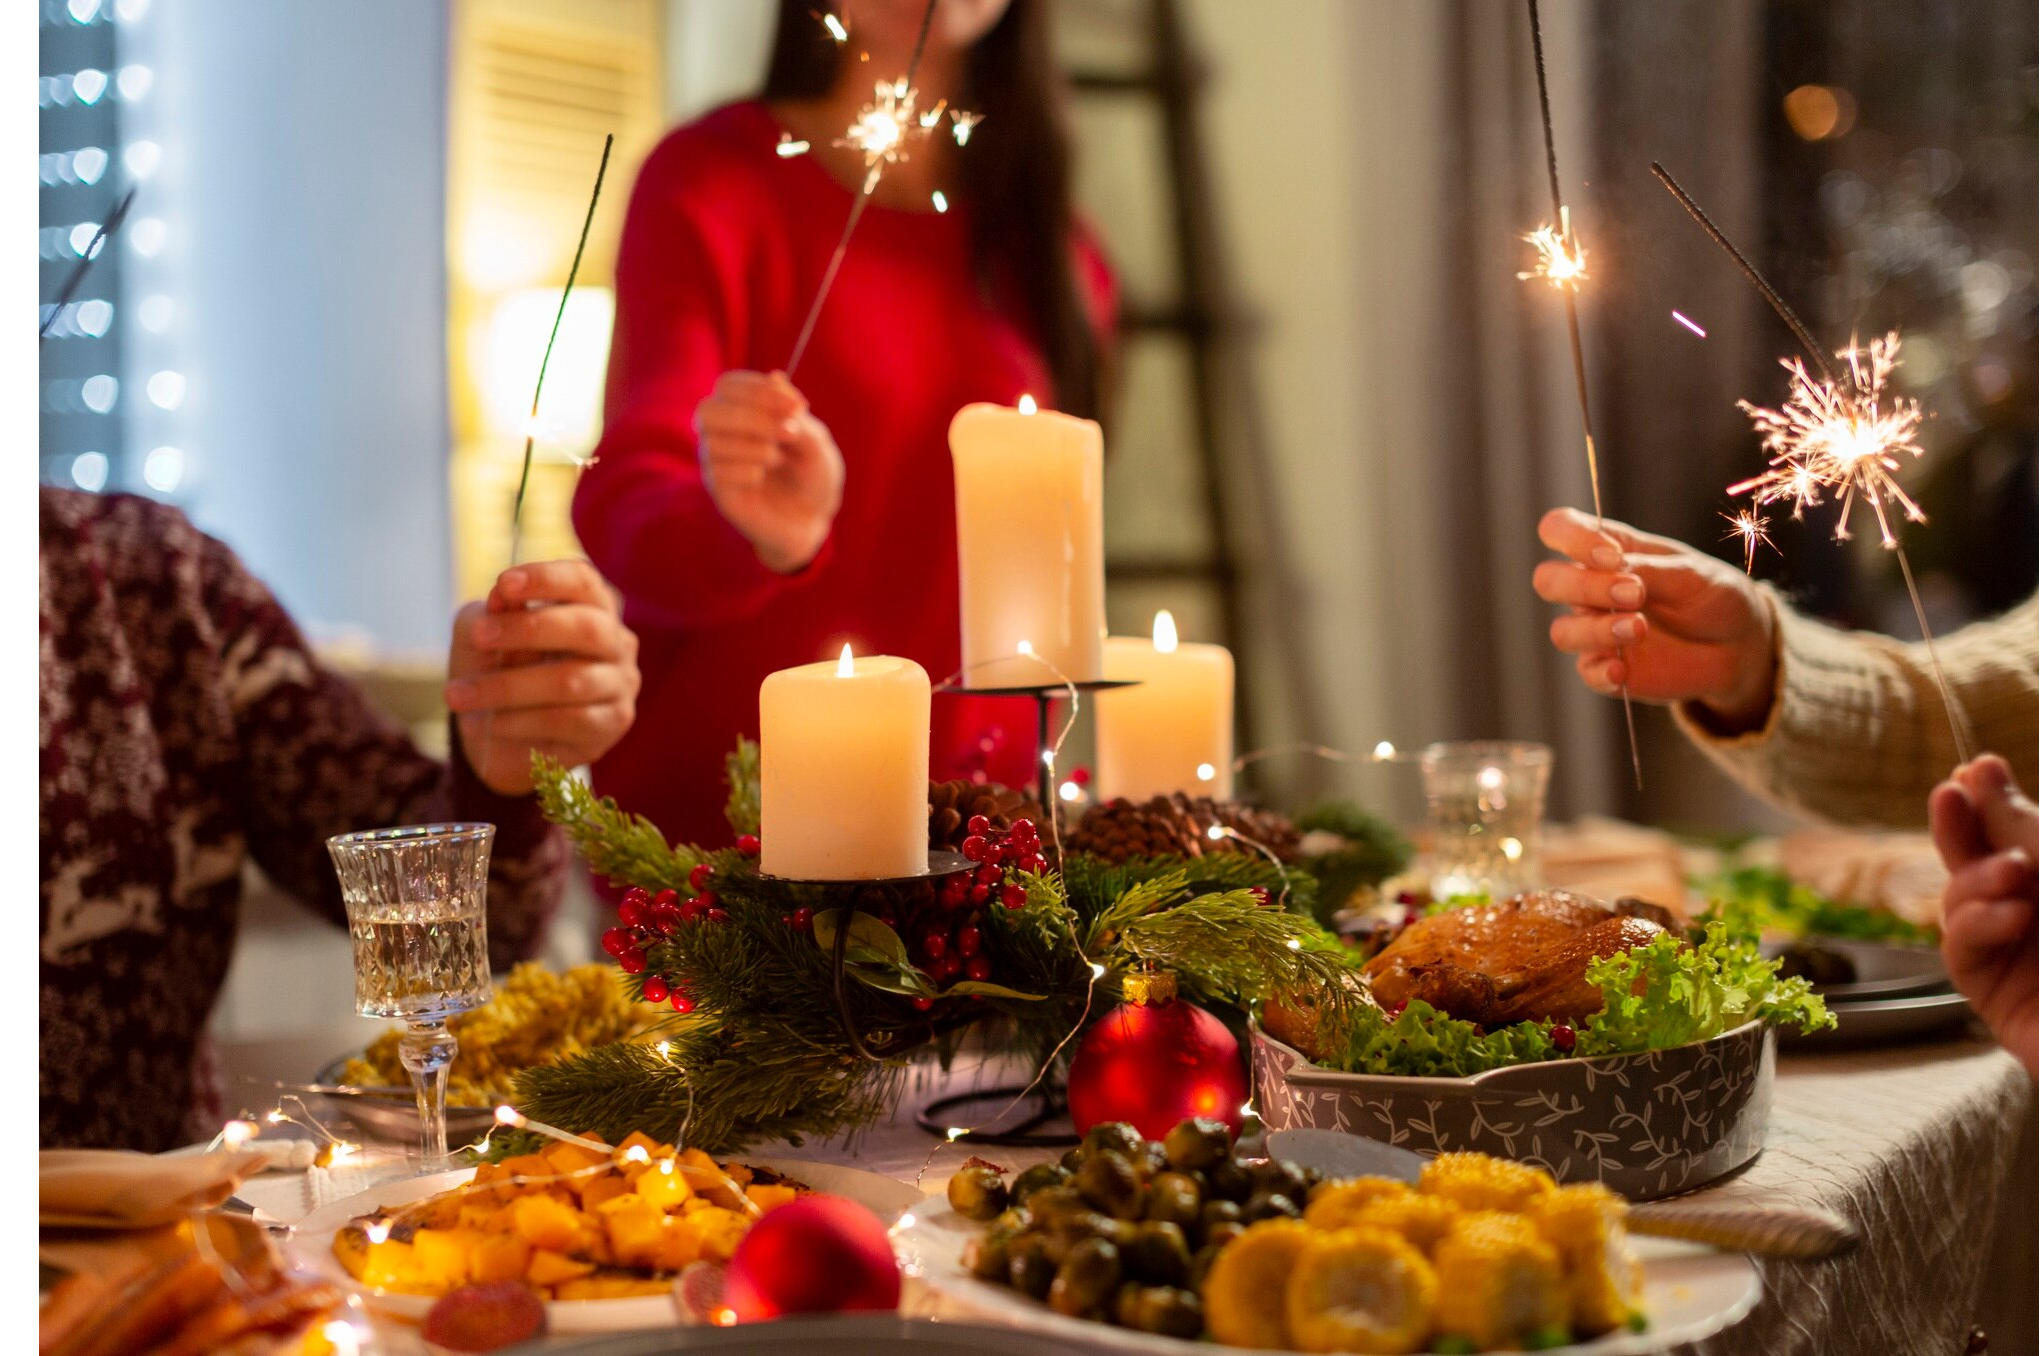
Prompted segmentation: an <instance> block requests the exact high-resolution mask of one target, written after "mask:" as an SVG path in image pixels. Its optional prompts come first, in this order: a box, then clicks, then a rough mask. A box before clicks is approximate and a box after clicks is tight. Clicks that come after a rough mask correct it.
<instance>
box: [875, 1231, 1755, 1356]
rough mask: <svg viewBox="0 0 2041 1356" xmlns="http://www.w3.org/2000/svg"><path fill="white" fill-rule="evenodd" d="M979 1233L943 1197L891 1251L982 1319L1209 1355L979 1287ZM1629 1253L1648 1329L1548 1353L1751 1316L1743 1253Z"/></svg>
mask: <svg viewBox="0 0 2041 1356" xmlns="http://www.w3.org/2000/svg"><path fill="white" fill-rule="evenodd" d="M983 1227H984V1226H983V1225H979V1224H974V1223H972V1222H971V1221H970V1220H967V1219H965V1218H964V1217H963V1216H962V1215H959V1214H957V1213H956V1212H955V1211H953V1210H951V1209H950V1208H949V1206H948V1205H947V1204H945V1203H944V1202H943V1199H942V1198H941V1197H939V1196H932V1197H929V1198H928V1199H927V1200H926V1201H924V1202H923V1203H922V1204H921V1205H920V1206H919V1207H918V1208H916V1209H914V1210H911V1211H909V1212H908V1213H907V1214H905V1215H903V1216H901V1218H900V1220H899V1222H898V1223H896V1224H895V1225H894V1226H893V1250H894V1251H895V1252H896V1253H898V1254H899V1257H900V1265H901V1269H902V1270H903V1271H904V1272H906V1274H908V1275H910V1276H915V1277H918V1278H920V1280H921V1283H922V1284H924V1285H926V1286H927V1287H928V1288H929V1289H931V1290H934V1291H936V1292H938V1293H939V1294H941V1295H943V1296H944V1297H945V1298H947V1299H949V1300H951V1301H953V1302H955V1303H956V1304H958V1305H959V1306H961V1307H962V1308H964V1309H966V1310H968V1311H969V1312H970V1313H972V1314H973V1315H976V1316H978V1317H982V1318H987V1319H992V1320H996V1321H998V1322H1001V1323H1005V1324H1009V1325H1011V1326H1013V1327H1017V1328H1025V1329H1028V1330H1030V1331H1033V1332H1039V1333H1042V1334H1043V1335H1045V1336H1051V1337H1057V1338H1061V1339H1063V1340H1064V1341H1067V1342H1072V1343H1082V1344H1085V1345H1088V1346H1092V1347H1096V1348H1100V1349H1103V1350H1108V1351H1126V1352H1138V1353H1143V1356H1197V1354H1198V1353H1205V1352H1211V1351H1213V1350H1215V1348H1214V1347H1213V1346H1212V1345H1211V1344H1210V1343H1208V1342H1190V1341H1184V1340H1182V1339H1179V1338H1174V1337H1160V1336H1157V1335H1155V1334H1152V1333H1144V1332H1135V1331H1133V1330H1132V1329H1130V1328H1120V1327H1114V1326H1112V1325H1111V1324H1106V1323H1092V1322H1088V1321H1086V1320H1084V1319H1078V1318H1066V1317H1064V1316H1063V1315H1062V1314H1059V1313H1056V1312H1055V1311H1054V1310H1052V1309H1050V1308H1049V1307H1048V1306H1047V1305H1044V1304H1041V1303H1039V1302H1038V1301H1035V1300H1031V1299H1029V1298H1028V1297H1027V1296H1025V1295H1023V1294H1021V1293H1020V1292H1019V1291H1017V1290H1011V1289H1009V1288H1007V1287H1006V1286H1003V1285H994V1284H992V1283H991V1282H989V1281H981V1280H979V1279H978V1278H977V1277H975V1276H973V1275H971V1274H970V1273H969V1272H968V1271H966V1270H965V1269H964V1265H963V1263H962V1261H960V1260H959V1259H960V1258H961V1256H962V1254H963V1250H964V1244H965V1242H966V1241H967V1240H968V1239H969V1238H970V1237H971V1236H972V1235H973V1234H975V1233H977V1232H978V1231H979V1230H980V1229H981V1228H983ZM1632 1246H1633V1247H1634V1248H1635V1249H1636V1251H1637V1257H1638V1260H1640V1261H1641V1262H1643V1264H1644V1307H1645V1310H1646V1312H1647V1313H1648V1314H1649V1315H1650V1317H1651V1328H1650V1330H1649V1331H1646V1332H1642V1333H1633V1332H1629V1331H1627V1330H1625V1331H1618V1332H1613V1333H1610V1334H1608V1335H1607V1336H1605V1337H1598V1338H1596V1339H1595V1340H1594V1341H1592V1342H1577V1343H1574V1344H1573V1345H1571V1346H1566V1347H1558V1348H1554V1349H1553V1351H1552V1353H1551V1356H1649V1354H1650V1353H1654V1352H1662V1351H1665V1350H1666V1349H1667V1348H1669V1347H1673V1346H1676V1345H1678V1344H1680V1343H1682V1342H1698V1341H1701V1340H1702V1339H1704V1338H1707V1337H1712V1336H1713V1335H1714V1334H1716V1333H1718V1332H1721V1331H1722V1330H1723V1329H1725V1328H1727V1327H1728V1326H1729V1325H1730V1324H1732V1323H1735V1322H1736V1321H1737V1320H1739V1319H1741V1318H1742V1317H1743V1316H1744V1315H1745V1314H1747V1313H1749V1312H1750V1311H1751V1307H1752V1306H1753V1305H1755V1304H1756V1303H1757V1301H1758V1292H1759V1282H1758V1270H1757V1267H1756V1266H1754V1265H1753V1264H1752V1263H1751V1260H1750V1259H1749V1258H1748V1257H1744V1256H1743V1255H1741V1254H1739V1253H1724V1252H1716V1251H1714V1250H1713V1249H1710V1248H1703V1247H1699V1246H1697V1245H1695V1244H1691V1243H1676V1242H1673V1241H1671V1240H1669V1239H1657V1238H1637V1239H1633V1240H1632ZM1228 1350H1230V1348H1229V1349H1228ZM1248 1356H1254V1354H1253V1353H1248ZM1262 1356H1272V1354H1271V1353H1266V1352H1265V1353H1262Z"/></svg>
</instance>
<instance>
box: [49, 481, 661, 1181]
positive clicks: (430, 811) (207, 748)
mask: <svg viewBox="0 0 2041 1356" xmlns="http://www.w3.org/2000/svg"><path fill="white" fill-rule="evenodd" d="M38 574H39V584H40V612H41V617H40V621H41V641H40V660H41V663H40V670H41V678H40V692H39V707H40V722H39V736H40V741H39V742H40V749H41V793H40V829H41V914H42V931H41V1014H42V1015H41V1050H40V1063H41V1078H40V1083H41V1092H42V1110H41V1140H42V1143H43V1145H44V1146H46V1147H48V1146H56V1145H77V1146H105V1147H125V1148H133V1149H142V1150H150V1151H158V1150H163V1149H168V1148H171V1147H174V1146H175V1145H177V1144H180V1143H184V1142H188V1141H189V1140H191V1139H193V1138H197V1137H201V1136H205V1135H210V1134H211V1133H212V1132H214V1131H216V1130H217V1129H218V1128H219V1116H220V1109H219V1104H218V1093H217V1091H216V1090H215V1089H212V1088H211V1087H210V1080H209V1078H208V1077H207V1075H206V1073H205V1072H204V1070H203V1067H202V1066H203V1065H204V1064H205V1062H206V1061H205V1059H204V1053H203V1050H204V1032H205V1026H206V1021H207V1018H208V1016H209V1015H210V1013H211V1011H212V1008H213V1004H214V1001H215V1000H216V999H217V997H218V995H219V991H220V985H221V982H222V980H223V978H224V976H225V975H226V971H227V963H228V960H229V958H230V957H231V955H232V952H233V948H234V936H235V931H236V924H237V919H238V913H239V907H240V898H241V876H242V868H243V866H244V864H245V863H246V862H248V861H249V860H251V859H252V860H253V861H254V862H255V863H256V864H257V865H259V866H260V867H261V868H262V870H263V872H264V873H265V874H266V875H267V876H268V877H269V878H270V879H271V880H273V881H274V882H276V884H277V885H278V886H280V887H281V888H282V889H284V890H286V891H287V892H289V893H290V894H291V895H293V896H294V897H296V898H297V899H298V900H300V901H302V902H303V903H305V904H306V905H307V906H309V907H310V908H312V909H313V910H315V911H316V912H318V913H320V914H321V915H323V916H325V917H326V918H329V919H331V920H333V921H334V922H336V923H343V924H344V922H345V918H346V915H345V912H344V910H343V909H342V907H341V901H340V886H339V882H338V880H337V879H336V878H335V876H334V873H333V867H332V865H331V862H330V860H329V858H328V857H327V853H326V839H327V838H328V837H329V836H330V835H333V834H337V833H347V832H350V831H353V830H358V829H369V828H378V827H383V826H388V825H396V824H417V823H427V822H433V821H443V820H482V821H487V822H489V823H492V824H494V825H496V840H495V847H494V852H493V854H492V857H491V861H490V871H489V893H488V918H489V953H490V962H491V964H492V965H494V966H497V967H502V966H505V965H508V964H509V963H511V962H512V961H514V960H516V959H519V958H521V957H523V956H526V955H529V954H530V953H531V952H532V951H533V950H535V949H536V948H537V946H538V944H539V942H540V940H541V938H542V937H543V935H544V932H545V928H546V924H547V922H548V921H549V920H550V918H551V916H552V914H553V912H554V910H555V909H556V908H557V906H558V904H559V900H560V896H561V891H562V889H563V888H564V886H565V883H566V878H567V870H568V865H569V849H568V846H567V844H566V842H565V841H564V839H563V838H562V837H561V836H560V835H559V833H558V832H557V831H556V830H554V829H552V828H551V827H550V826H549V825H547V824H546V822H545V820H544V819H543V818H542V816H541V815H540V813H539V810H538V807H537V805H536V803H535V802H534V801H533V799H532V797H531V796H530V794H529V793H530V791H531V777H530V770H529V765H530V757H531V751H532V750H533V749H538V750H541V751H543V752H545V753H547V754H549V755H551V756H552V757H554V758H557V759H559V760H561V761H562V762H565V763H567V764H569V765H570V766H572V765H578V764H582V763H587V762H592V761H593V760H595V759H596V758H599V757H600V756H602V754H603V753H605V752H606V751H608V749H609V748H610V747H611V746H612V745H613V744H615V743H616V741H617V739H618V738H619V737H621V736H622V734H623V733H624V731H625V730H626V729H627V728H628V727H629V726H630V723H631V718H632V715H633V713H634V704H635V701H636V697H637V692H638V667H637V648H638V647H637V640H636V638H635V637H633V636H632V634H631V633H630V631H629V630H627V629H626V628H625V627H624V625H623V622H622V620H621V619H620V616H619V612H618V606H617V603H616V600H615V599H614V597H613V596H612V595H611V593H610V592H609V590H608V588H607V586H605V585H604V584H603V582H602V580H601V578H600V577H599V576H598V575H597V574H596V572H595V570H594V569H593V568H592V567H591V566H589V565H588V564H587V563H586V562H584V561H578V560H576V561H551V562H546V563H543V564H535V565H521V566H517V567H515V568H513V569H510V570H506V571H505V572H504V573H503V574H502V575H501V576H500V577H499V578H498V579H497V581H496V584H495V587H494V588H493V589H492V590H491V591H490V594H489V597H488V598H487V599H486V600H485V601H483V602H475V603H470V604H468V605H467V606H466V607H464V608H462V609H461V611H460V613H459V615H458V616H456V618H455V619H454V625H453V643H452V649H451V654H450V657H449V663H448V669H449V674H450V677H449V680H448V683H447V688H446V696H447V705H448V706H449V707H450V708H451V710H452V711H453V712H454V713H455V714H454V725H453V740H452V743H453V748H454V754H453V757H452V758H451V760H449V761H448V762H445V763H442V762H440V761H438V760H436V759H433V758H430V757H428V756H427V755H426V754H424V753H422V752H420V751H419V750H418V748H417V747H416V746H415V745H414V744H413V743H412V741H411V740H410V738H409V737H408V736H406V735H405V733H404V732H403V731H402V730H401V729H400V728H399V727H398V726H397V725H396V724H395V723H394V722H392V721H391V720H389V719H387V718H386V717H384V716H382V715H380V714H378V713H377V712H376V711H375V710H373V709H372V708H371V707H370V706H369V704H368V702H367V700H366V699H365V698H364V697H363V696H362V694H361V693H360V692H359V691H357V690H356V689H355V688H354V687H352V686H351V685H350V684H348V683H347V682H346V681H345V680H344V679H342V678H340V677H339V676H338V675H336V674H334V673H333V672H331V671H329V670H327V669H325V668H322V667H321V666H320V664H319V662H318V661H317V659H316V658H314V656H313V654H312V652H311V650H310V649H309V648H308V647H307V645H306V644H305V640H304V637H303V636H302V635H300V634H299V632H298V628H297V627H296V625H295V624H293V623H292V621H291V619H290V617H289V615H288V614H286V613H285V611H284V609H283V608H282V606H281V605H280V604H278V602H277V600H276V598H275V597H274V596H273V595H272V594H271V593H270V591H269V590H268V589H267V588H265V587H264V586H263V584H262V583H261V581H259V580H257V579H256V578H255V577H254V576H252V575H251V574H250V573H249V572H248V571H247V569H246V568H245V567H244V566H243V565H242V564H241V562H240V561H239V560H238V559H237V558H236V557H235V556H234V553H233V552H232V551H230V550H228V549H227V548H226V547H225V546H223V545H222V544H221V543H219V542H217V541H215V540H213V539H212V538H210V537H207V536H205V535H204V534H203V533H201V532H199V531H198V530H197V529H196V528H194V527H193V526H192V525H191V523H190V522H189V521H187V520H186V519H185V517H184V515H183V514H181V513H179V512H178V511H177V510H175V509H172V508H169V507H167V506H165V505H163V504H159V503H156V502H155V501H153V500H149V499H143V498H138V497H135V496H131V495H118V494H114V495H104V496H100V495H90V494H84V493H81V492H77V491H70V490H60V489H52V488H47V487H46V488H44V489H43V490H42V500H41V532H40V550H39V564H38Z"/></svg>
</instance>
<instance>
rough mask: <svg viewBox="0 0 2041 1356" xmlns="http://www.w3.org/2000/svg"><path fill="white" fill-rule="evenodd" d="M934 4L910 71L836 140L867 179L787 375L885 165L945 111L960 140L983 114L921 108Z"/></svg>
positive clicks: (835, 30)
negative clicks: (919, 85) (920, 84)
mask: <svg viewBox="0 0 2041 1356" xmlns="http://www.w3.org/2000/svg"><path fill="white" fill-rule="evenodd" d="M935 5H936V0H928V7H927V9H925V10H923V11H922V15H921V31H920V32H919V33H918V34H917V35H916V36H915V39H914V54H913V55H912V56H911V57H909V58H908V62H907V73H906V74H905V75H902V76H900V77H899V78H897V79H894V80H881V81H879V82H878V83H877V84H876V85H874V86H873V87H872V101H871V102H870V103H868V104H866V105H865V106H864V107H863V108H861V109H859V110H858V113H857V116H856V117H855V118H853V119H851V123H850V126H849V127H847V128H845V129H844V133H843V135H842V136H840V137H838V138H837V139H836V141H835V142H834V143H833V144H835V145H837V146H841V147H844V148H845V149H847V150H853V151H856V152H857V153H858V154H859V155H861V156H863V157H864V162H865V179H864V184H863V186H862V187H861V188H859V190H858V195H857V198H856V200H855V201H854V202H852V203H851V208H850V216H849V218H848V219H847V220H846V221H845V222H844V223H843V234H842V236H840V237H839V238H838V239H837V242H836V250H835V252H834V253H832V254H831V255H830V256H829V266H828V268H826V269H824V270H823V273H822V282H821V284H820V285H819V286H818V287H817V288H816V289H815V299H814V301H812V302H810V303H809V305H808V316H807V319H805V320H803V321H802V322H801V332H800V335H799V337H798V338H796V339H795V340H794V351H793V353H792V355H791V356H789V357H788V359H787V365H786V367H785V369H784V371H785V372H786V374H787V376H788V377H792V376H793V375H794V370H795V369H796V368H798V367H799V366H800V365H801V357H802V355H803V354H805V353H806V352H807V351H808V341H809V340H810V339H811V338H813V337H814V334H815V322H816V321H817V320H818V319H820V318H821V315H822V303H823V302H824V301H826V300H827V299H828V297H829V290H830V288H832V287H833V286H835V284H836V273H837V270H838V269H840V268H841V267H843V256H844V254H845V252H846V251H848V250H849V249H850V238H851V235H852V233H853V232H855V231H856V230H857V225H858V220H859V219H860V218H861V217H863V216H864V214H865V207H866V206H867V205H868V204H869V203H870V202H871V200H872V195H873V194H874V193H876V192H878V190H879V181H880V180H881V179H882V178H884V177H885V173H886V170H887V169H888V168H889V167H891V166H893V165H897V164H899V163H900V162H901V161H903V160H906V159H907V158H908V157H909V156H910V155H911V154H912V153H913V150H914V148H915V147H916V146H917V145H919V144H920V143H921V142H923V141H925V140H927V139H928V138H929V137H930V136H932V135H934V133H935V130H936V129H937V128H938V127H940V126H941V125H942V121H943V115H944V113H946V112H947V113H948V114H949V117H950V134H951V135H952V136H953V137H954V138H955V139H956V143H957V144H958V145H959V146H962V145H963V144H964V143H965V142H967V141H969V140H970V139H971V129H972V128H973V127H976V126H977V125H978V123H979V122H980V121H981V120H982V115H981V114H977V113H968V112H965V111H964V110H962V109H953V108H950V107H949V104H948V101H947V100H942V99H938V100H937V101H936V102H935V105H934V106H933V107H931V108H927V109H922V110H920V111H918V112H917V108H918V106H919V104H920V91H919V90H917V89H916V88H915V87H914V77H915V73H916V72H918V71H919V70H920V69H921V54H922V50H923V49H924V48H925V47H926V46H927V45H928V29H929V24H930V23H931V21H933V19H934V18H935ZM821 18H822V23H823V26H824V27H825V28H827V29H828V30H829V36H830V37H832V38H834V39H835V40H836V41H837V43H838V44H842V43H846V42H848V41H849V40H850V30H848V29H847V28H845V27H844V26H843V21H842V20H841V19H839V18H837V16H836V15H835V14H824V15H822V16H821ZM774 150H775V152H776V153H777V154H778V155H779V156H781V157H782V158H783V159H784V158H790V157H792V156H797V155H800V154H802V153H804V152H805V151H807V150H808V143H807V142H805V141H799V140H796V139H794V138H792V137H790V136H782V137H781V138H780V140H779V144H778V145H777V146H775V147H774ZM930 202H931V203H933V205H934V207H935V210H936V211H937V212H947V211H949V208H950V205H949V200H948V199H947V198H945V197H944V196H943V195H942V194H941V193H940V192H936V193H932V194H931V195H930Z"/></svg>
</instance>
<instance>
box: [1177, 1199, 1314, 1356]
mask: <svg viewBox="0 0 2041 1356" xmlns="http://www.w3.org/2000/svg"><path fill="white" fill-rule="evenodd" d="M1317 1236H1318V1235H1317V1232H1316V1231H1315V1230H1314V1229H1312V1227H1311V1226H1310V1225H1308V1224H1306V1223H1304V1221H1302V1220H1297V1219H1268V1220H1263V1221H1262V1222H1261V1223H1259V1224H1256V1225H1252V1226H1250V1227H1249V1228H1248V1230H1247V1232H1246V1233H1244V1234H1242V1235H1241V1236H1240V1237H1238V1238H1236V1239H1234V1240H1233V1241H1232V1242H1231V1243H1228V1244H1227V1245H1226V1247H1225V1250H1224V1251H1222V1252H1221V1253H1220V1254H1219V1256H1218V1259H1217V1260H1216V1261H1214V1262H1213V1263H1212V1269H1211V1271H1209V1272H1207V1273H1206V1275H1205V1288H1204V1300H1205V1323H1206V1326H1207V1327H1209V1328H1210V1329H1211V1333H1212V1336H1213V1337H1214V1338H1216V1339H1217V1340H1218V1341H1221V1342H1224V1343H1225V1344H1226V1345H1227V1346H1229V1347H1287V1346H1289V1345H1290V1343H1289V1331H1288V1328H1289V1325H1288V1323H1287V1321H1286V1318H1285V1313H1284V1292H1285V1286H1286V1285H1287V1284H1288V1281H1289V1278H1290V1272H1291V1270H1292V1269H1293V1268H1294V1267H1295V1266H1296V1264H1297V1258H1298V1255H1299V1254H1301V1253H1302V1252H1303V1251H1304V1249H1305V1247H1306V1246H1308V1245H1309V1244H1310V1242H1311V1240H1312V1239H1314V1238H1316V1237H1317Z"/></svg>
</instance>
